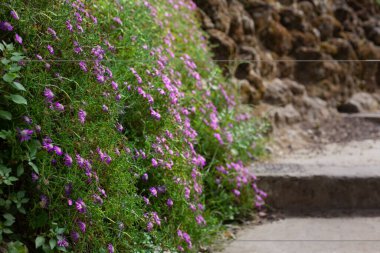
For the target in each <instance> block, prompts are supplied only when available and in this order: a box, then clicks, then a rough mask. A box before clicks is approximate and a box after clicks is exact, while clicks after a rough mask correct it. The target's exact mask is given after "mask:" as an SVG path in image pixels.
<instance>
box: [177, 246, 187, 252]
mask: <svg viewBox="0 0 380 253" xmlns="http://www.w3.org/2000/svg"><path fill="white" fill-rule="evenodd" d="M177 249H178V251H179V252H183V251H185V249H184V248H183V247H182V246H181V245H178V247H177Z"/></svg>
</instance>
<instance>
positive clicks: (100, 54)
mask: <svg viewBox="0 0 380 253" xmlns="http://www.w3.org/2000/svg"><path fill="white" fill-rule="evenodd" d="M91 54H93V55H94V56H96V57H97V58H98V60H102V59H103V57H104V50H103V48H102V47H101V46H99V45H97V46H96V47H94V48H92V50H91Z"/></svg>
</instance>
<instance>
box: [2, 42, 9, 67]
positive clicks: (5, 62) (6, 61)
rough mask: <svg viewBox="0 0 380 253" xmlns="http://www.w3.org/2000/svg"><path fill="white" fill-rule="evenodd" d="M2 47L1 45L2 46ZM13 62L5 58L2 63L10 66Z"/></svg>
mask: <svg viewBox="0 0 380 253" xmlns="http://www.w3.org/2000/svg"><path fill="white" fill-rule="evenodd" d="M0 45H1V44H0ZM10 62H11V61H10V60H8V59H6V58H3V59H1V63H2V64H4V65H8V63H10Z"/></svg>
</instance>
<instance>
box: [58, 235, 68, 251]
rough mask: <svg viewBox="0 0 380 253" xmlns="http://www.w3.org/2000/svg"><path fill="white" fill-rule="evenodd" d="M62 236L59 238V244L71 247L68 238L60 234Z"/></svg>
mask: <svg viewBox="0 0 380 253" xmlns="http://www.w3.org/2000/svg"><path fill="white" fill-rule="evenodd" d="M60 237H61V238H60V239H58V241H57V245H58V246H59V247H63V248H67V247H69V243H68V242H67V240H66V238H65V237H64V236H60Z"/></svg>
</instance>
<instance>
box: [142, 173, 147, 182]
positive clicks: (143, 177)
mask: <svg viewBox="0 0 380 253" xmlns="http://www.w3.org/2000/svg"><path fill="white" fill-rule="evenodd" d="M141 180H142V181H144V182H147V181H148V174H147V173H144V174H143V175H142V176H141Z"/></svg>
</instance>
